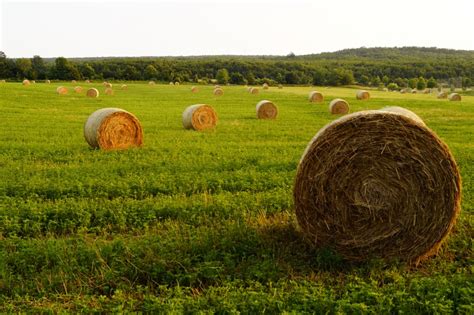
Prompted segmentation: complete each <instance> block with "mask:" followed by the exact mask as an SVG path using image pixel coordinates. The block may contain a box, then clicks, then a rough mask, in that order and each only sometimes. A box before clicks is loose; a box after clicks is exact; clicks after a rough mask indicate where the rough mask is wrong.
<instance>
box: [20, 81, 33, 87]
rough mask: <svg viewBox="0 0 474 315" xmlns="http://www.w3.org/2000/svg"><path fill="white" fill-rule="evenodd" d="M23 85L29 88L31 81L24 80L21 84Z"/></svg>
mask: <svg viewBox="0 0 474 315" xmlns="http://www.w3.org/2000/svg"><path fill="white" fill-rule="evenodd" d="M21 84H23V85H24V86H28V85H30V84H31V82H30V80H23V82H22V83H21Z"/></svg>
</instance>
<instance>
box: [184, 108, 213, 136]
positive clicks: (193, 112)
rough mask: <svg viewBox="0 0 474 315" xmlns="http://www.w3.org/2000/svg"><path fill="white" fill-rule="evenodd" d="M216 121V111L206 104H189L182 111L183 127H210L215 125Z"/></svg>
mask: <svg viewBox="0 0 474 315" xmlns="http://www.w3.org/2000/svg"><path fill="white" fill-rule="evenodd" d="M217 121H218V119H217V113H216V111H215V110H214V109H213V108H212V107H211V106H209V105H206V104H196V105H191V106H189V107H188V108H186V109H185V110H184V112H183V127H184V128H185V129H194V130H205V129H212V128H215V127H216V125H217Z"/></svg>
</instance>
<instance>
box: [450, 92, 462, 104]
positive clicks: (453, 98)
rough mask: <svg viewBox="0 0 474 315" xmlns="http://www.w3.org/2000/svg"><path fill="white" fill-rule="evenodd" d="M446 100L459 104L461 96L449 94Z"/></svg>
mask: <svg viewBox="0 0 474 315" xmlns="http://www.w3.org/2000/svg"><path fill="white" fill-rule="evenodd" d="M448 100H450V101H455V102H459V101H461V95H459V94H458V93H451V94H449V96H448Z"/></svg>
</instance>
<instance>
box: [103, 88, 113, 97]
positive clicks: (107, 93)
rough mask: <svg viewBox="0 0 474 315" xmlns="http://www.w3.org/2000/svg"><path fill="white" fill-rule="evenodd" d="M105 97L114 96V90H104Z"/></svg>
mask: <svg viewBox="0 0 474 315" xmlns="http://www.w3.org/2000/svg"><path fill="white" fill-rule="evenodd" d="M104 93H105V95H114V90H112V88H109V87H108V88H106V89H105V91H104Z"/></svg>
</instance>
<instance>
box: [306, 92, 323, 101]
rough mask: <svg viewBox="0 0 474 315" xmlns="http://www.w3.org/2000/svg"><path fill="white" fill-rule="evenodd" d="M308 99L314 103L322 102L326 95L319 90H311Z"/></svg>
mask: <svg viewBox="0 0 474 315" xmlns="http://www.w3.org/2000/svg"><path fill="white" fill-rule="evenodd" d="M308 100H309V101H310V102H312V103H320V102H323V101H324V96H323V94H322V93H320V92H318V91H311V92H309V95H308Z"/></svg>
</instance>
